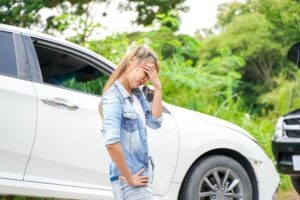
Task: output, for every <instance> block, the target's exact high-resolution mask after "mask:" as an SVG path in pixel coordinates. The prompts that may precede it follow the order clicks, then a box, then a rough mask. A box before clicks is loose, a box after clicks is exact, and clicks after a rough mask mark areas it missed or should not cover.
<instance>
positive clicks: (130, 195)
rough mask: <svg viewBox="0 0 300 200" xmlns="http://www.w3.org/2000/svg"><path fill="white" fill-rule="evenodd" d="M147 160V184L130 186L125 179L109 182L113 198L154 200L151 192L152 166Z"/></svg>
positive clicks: (120, 199) (121, 199)
mask: <svg viewBox="0 0 300 200" xmlns="http://www.w3.org/2000/svg"><path fill="white" fill-rule="evenodd" d="M150 163H151V162H149V169H148V170H149V183H148V185H147V186H141V187H136V186H130V185H128V184H127V183H126V182H125V181H123V180H121V179H119V180H116V181H113V182H111V186H112V191H113V194H114V199H115V200H154V199H155V198H154V197H153V194H152V188H151V186H152V181H153V167H152V164H150Z"/></svg>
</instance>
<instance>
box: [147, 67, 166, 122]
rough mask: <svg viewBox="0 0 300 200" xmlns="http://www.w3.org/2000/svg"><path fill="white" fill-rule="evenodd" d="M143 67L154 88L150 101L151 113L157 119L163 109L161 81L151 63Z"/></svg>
mask: <svg viewBox="0 0 300 200" xmlns="http://www.w3.org/2000/svg"><path fill="white" fill-rule="evenodd" d="M143 69H144V70H145V72H146V73H147V74H148V77H149V80H150V81H151V83H152V85H153V86H154V89H155V91H154V96H153V101H152V108H151V113H152V115H153V116H154V117H155V118H157V119H158V118H160V117H161V115H162V111H163V106H162V86H161V82H160V80H159V77H158V74H157V71H156V69H155V66H154V65H153V64H147V65H143Z"/></svg>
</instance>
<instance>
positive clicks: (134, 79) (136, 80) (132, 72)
mask: <svg viewBox="0 0 300 200" xmlns="http://www.w3.org/2000/svg"><path fill="white" fill-rule="evenodd" d="M143 65H146V66H152V65H153V63H151V62H137V61H134V62H132V63H131V66H130V67H129V71H128V74H127V80H128V83H129V86H130V88H137V87H139V86H141V85H144V84H145V83H146V82H147V81H148V80H149V77H148V74H147V73H146V71H144V69H143V67H142V66H143Z"/></svg>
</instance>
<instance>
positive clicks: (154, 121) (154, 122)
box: [146, 110, 163, 129]
mask: <svg viewBox="0 0 300 200" xmlns="http://www.w3.org/2000/svg"><path fill="white" fill-rule="evenodd" d="M162 120H163V117H162V115H161V116H160V117H159V118H156V117H154V116H153V115H152V113H151V110H148V111H147V112H146V123H147V125H148V126H149V127H150V128H152V129H158V128H160V127H161V123H162Z"/></svg>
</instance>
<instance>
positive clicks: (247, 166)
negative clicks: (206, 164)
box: [178, 148, 259, 200]
mask: <svg viewBox="0 0 300 200" xmlns="http://www.w3.org/2000/svg"><path fill="white" fill-rule="evenodd" d="M212 155H223V156H228V157H231V158H232V159H234V160H236V161H237V162H238V163H239V164H241V165H242V166H243V167H244V168H245V170H246V172H247V174H248V176H249V178H250V181H251V185H252V189H253V199H254V200H258V196H259V194H258V184H257V178H256V175H255V172H254V170H253V168H252V166H251V164H250V162H249V161H248V160H247V158H245V157H244V156H243V155H242V154H240V153H239V152H237V151H234V150H232V149H226V148H219V149H213V150H210V151H208V152H206V153H204V154H202V155H201V156H199V157H198V158H197V159H196V160H195V161H194V162H193V164H192V165H191V166H190V168H189V169H188V171H187V173H186V174H185V176H184V179H183V182H182V184H181V186H180V190H179V194H178V199H182V198H181V194H182V189H183V186H184V184H185V183H186V182H187V180H188V177H189V174H190V172H191V169H192V168H194V167H195V166H196V165H197V163H198V162H201V160H202V159H204V158H206V157H207V156H212Z"/></svg>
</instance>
